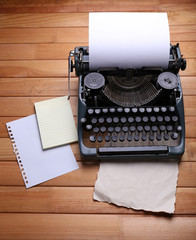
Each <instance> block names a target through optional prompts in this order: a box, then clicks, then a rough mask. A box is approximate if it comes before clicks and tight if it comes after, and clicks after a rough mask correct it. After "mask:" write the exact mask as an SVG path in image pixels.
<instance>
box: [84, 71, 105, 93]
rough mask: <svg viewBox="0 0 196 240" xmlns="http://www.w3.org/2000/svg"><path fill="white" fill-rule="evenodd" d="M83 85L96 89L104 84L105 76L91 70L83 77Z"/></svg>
mask: <svg viewBox="0 0 196 240" xmlns="http://www.w3.org/2000/svg"><path fill="white" fill-rule="evenodd" d="M84 85H85V87H87V88H89V89H93V90H98V89H100V88H102V87H103V86H104V85H105V78H104V76H103V75H102V74H100V73H97V72H92V73H89V74H87V75H86V77H85V78H84Z"/></svg>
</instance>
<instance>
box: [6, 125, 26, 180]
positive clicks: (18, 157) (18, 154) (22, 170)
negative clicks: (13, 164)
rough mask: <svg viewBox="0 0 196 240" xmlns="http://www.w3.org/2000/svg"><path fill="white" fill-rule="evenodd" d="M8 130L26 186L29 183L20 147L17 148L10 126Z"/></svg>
mask: <svg viewBox="0 0 196 240" xmlns="http://www.w3.org/2000/svg"><path fill="white" fill-rule="evenodd" d="M7 128H8V133H9V136H10V139H11V142H12V146H13V149H14V153H15V155H16V158H17V161H18V165H19V167H20V171H21V173H22V177H23V180H24V182H25V184H26V185H27V184H28V183H29V182H28V178H27V175H26V172H25V169H24V166H23V162H22V159H21V156H20V153H19V150H18V147H17V145H16V142H15V139H14V134H13V132H12V129H11V127H10V126H7Z"/></svg>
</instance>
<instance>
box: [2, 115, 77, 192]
mask: <svg viewBox="0 0 196 240" xmlns="http://www.w3.org/2000/svg"><path fill="white" fill-rule="evenodd" d="M6 125H7V129H8V132H9V135H10V138H11V142H12V144H13V148H14V152H15V154H16V158H17V161H18V164H19V167H20V171H21V174H22V177H23V180H24V183H25V185H26V188H29V187H32V186H35V185H37V184H39V183H42V182H45V181H47V180H50V179H52V178H55V177H58V176H60V175H63V174H65V173H68V172H71V171H73V170H76V169H78V164H77V162H76V160H75V157H74V155H73V152H72V150H71V147H70V146H69V145H67V146H61V147H58V148H52V149H49V150H43V149H42V144H41V140H40V135H39V129H38V124H37V119H36V115H35V114H34V115H30V116H28V117H25V118H21V119H19V120H16V121H13V122H9V123H6Z"/></svg>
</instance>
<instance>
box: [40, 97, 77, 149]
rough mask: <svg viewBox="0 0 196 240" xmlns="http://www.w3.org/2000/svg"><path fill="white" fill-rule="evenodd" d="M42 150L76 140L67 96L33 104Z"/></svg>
mask: <svg viewBox="0 0 196 240" xmlns="http://www.w3.org/2000/svg"><path fill="white" fill-rule="evenodd" d="M35 110H36V115H37V120H38V125H39V131H40V136H41V142H42V146H43V149H48V148H52V147H57V146H61V145H64V144H68V143H72V142H76V141H77V140H78V136H77V131H76V126H75V121H74V118H73V114H72V110H71V105H70V102H69V100H67V96H64V97H58V98H53V99H50V100H46V101H42V102H37V103H35Z"/></svg>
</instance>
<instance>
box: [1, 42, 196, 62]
mask: <svg viewBox="0 0 196 240" xmlns="http://www.w3.org/2000/svg"><path fill="white" fill-rule="evenodd" d="M173 44H174V43H173ZM80 45H82V46H88V43H87V42H85V43H58V44H57V43H56V44H0V60H6V61H8V60H65V59H67V57H68V55H69V52H70V51H71V50H73V49H74V48H75V46H80ZM180 48H181V52H182V53H184V57H185V58H186V59H188V58H195V56H196V42H182V43H181V44H180Z"/></svg>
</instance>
